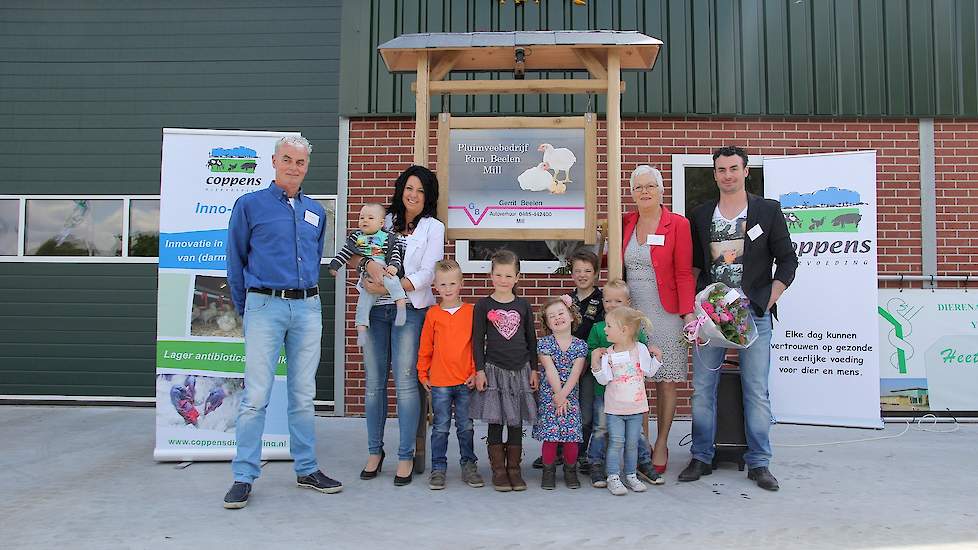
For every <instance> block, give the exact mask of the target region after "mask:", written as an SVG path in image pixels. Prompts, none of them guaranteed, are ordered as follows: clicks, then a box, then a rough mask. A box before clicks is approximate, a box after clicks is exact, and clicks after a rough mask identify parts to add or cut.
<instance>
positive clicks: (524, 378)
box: [469, 362, 537, 426]
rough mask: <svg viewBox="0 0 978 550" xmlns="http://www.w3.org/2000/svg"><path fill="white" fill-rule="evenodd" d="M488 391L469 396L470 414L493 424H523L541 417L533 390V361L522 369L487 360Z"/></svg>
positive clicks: (475, 418) (476, 418)
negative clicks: (531, 369)
mask: <svg viewBox="0 0 978 550" xmlns="http://www.w3.org/2000/svg"><path fill="white" fill-rule="evenodd" d="M485 373H486V391H482V392H480V391H474V392H472V397H470V398H469V416H470V417H471V418H472V419H473V420H482V421H484V422H488V423H489V424H503V425H505V426H520V425H522V424H523V423H524V422H526V423H528V424H533V423H534V422H536V419H537V400H536V398H534V397H533V390H531V389H530V364H529V363H527V364H526V365H524V366H523V368H521V369H519V370H507V369H501V368H499V367H497V366H496V365H493V364H492V363H489V362H486V369H485Z"/></svg>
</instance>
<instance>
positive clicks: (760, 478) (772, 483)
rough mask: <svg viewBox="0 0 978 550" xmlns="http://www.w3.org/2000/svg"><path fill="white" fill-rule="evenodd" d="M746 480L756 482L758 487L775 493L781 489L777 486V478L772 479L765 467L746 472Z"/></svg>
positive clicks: (772, 476) (769, 471)
mask: <svg viewBox="0 0 978 550" xmlns="http://www.w3.org/2000/svg"><path fill="white" fill-rule="evenodd" d="M747 479H751V480H754V481H756V482H757V486H758V487H760V488H761V489H767V490H768V491H777V490H778V489H780V488H781V486H780V485H778V480H777V478H775V477H774V475H773V474H772V473H771V470H768V469H767V467H766V466H761V467H760V468H751V469H749V470H747Z"/></svg>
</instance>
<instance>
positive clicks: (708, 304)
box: [683, 283, 757, 349]
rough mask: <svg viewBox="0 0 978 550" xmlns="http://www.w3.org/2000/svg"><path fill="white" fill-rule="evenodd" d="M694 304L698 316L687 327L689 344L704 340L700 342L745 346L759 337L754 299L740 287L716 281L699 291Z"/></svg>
mask: <svg viewBox="0 0 978 550" xmlns="http://www.w3.org/2000/svg"><path fill="white" fill-rule="evenodd" d="M694 308H695V309H694V313H695V314H696V320H695V321H693V322H692V323H689V324H687V325H686V326H685V327H684V328H683V339H684V341H685V342H687V343H688V344H695V343H696V342H697V340H700V341H702V343H701V344H700V345H706V344H710V345H713V346H717V347H721V348H732V349H744V348H746V347H748V346H750V345H751V344H753V343H754V340H756V339H757V326H756V325H754V319H753V318H751V315H750V300H748V299H747V298H744V297H743V296H741V295H740V293H739V292H738V291H737V290H736V289H732V288H729V287H728V286H727V285H725V284H723V283H713V284H712V285H709V286H707V287H706V288H704V289H703V290H701V291H700V292H699V293H698V294H697V295H696V299H695V301H694Z"/></svg>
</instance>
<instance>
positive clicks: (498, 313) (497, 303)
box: [469, 250, 539, 491]
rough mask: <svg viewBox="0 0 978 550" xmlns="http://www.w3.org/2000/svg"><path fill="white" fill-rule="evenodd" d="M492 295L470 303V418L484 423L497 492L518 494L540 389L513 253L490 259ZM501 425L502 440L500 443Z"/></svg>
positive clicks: (529, 321)
mask: <svg viewBox="0 0 978 550" xmlns="http://www.w3.org/2000/svg"><path fill="white" fill-rule="evenodd" d="M491 265H492V267H491V270H490V273H491V277H492V286H493V293H492V294H490V295H489V296H486V297H485V298H482V299H481V300H479V301H478V302H476V304H475V311H474V313H473V319H472V354H473V356H474V358H475V370H476V377H475V389H476V390H477V391H476V393H475V394H474V395H473V396H472V398H471V404H470V408H469V416H470V417H471V418H472V419H473V420H475V419H479V420H483V421H485V422H487V423H488V424H489V434H488V438H487V440H488V441H487V442H488V444H489V467H490V468H491V469H492V484H493V487H494V488H495V489H496V490H497V491H523V490H525V489H526V482H525V481H524V480H523V477H522V475H521V473H520V460H521V458H522V454H523V426H522V425H523V423H524V422H526V423H529V424H533V423H534V422H535V421H536V418H537V405H536V399H534V397H533V392H534V391H536V389H537V386H538V384H539V374H538V373H537V357H536V350H537V338H536V333H535V332H534V330H533V313H532V310H531V309H530V304H529V302H527V301H526V300H524V299H523V298H520V297H518V296H516V295H515V294H513V289H514V288H515V287H516V283H517V281H518V280H519V276H520V260H519V258H517V256H516V254H513V253H512V252H510V251H508V250H501V251H499V252H497V253H496V254H494V255H493V256H492V264H491ZM503 426H506V427H507V430H506V431H507V438H506V439H507V441H506V443H503Z"/></svg>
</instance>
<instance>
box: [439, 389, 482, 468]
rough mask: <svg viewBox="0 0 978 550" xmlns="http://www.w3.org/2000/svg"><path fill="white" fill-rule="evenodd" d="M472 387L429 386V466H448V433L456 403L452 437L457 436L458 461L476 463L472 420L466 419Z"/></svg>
mask: <svg viewBox="0 0 978 550" xmlns="http://www.w3.org/2000/svg"><path fill="white" fill-rule="evenodd" d="M471 394H472V390H470V389H469V387H468V386H466V385H465V384H459V385H458V386H445V387H437V386H432V387H431V411H432V413H434V417H435V418H434V420H433V421H432V425H431V469H432V471H434V470H441V471H443V472H444V471H445V470H447V469H448V456H447V455H448V433H449V431H450V430H451V428H452V405H453V404H454V405H455V436H456V437H458V450H459V454H460V455H461V458H460V460H459V464H464V463H466V462H475V461H476V457H475V448H474V444H473V441H472V440H473V429H472V419H471V418H469V396H470V395H471Z"/></svg>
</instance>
